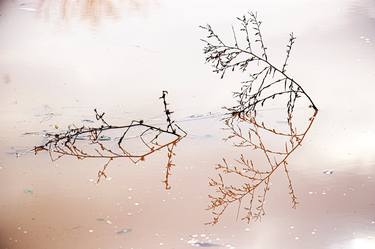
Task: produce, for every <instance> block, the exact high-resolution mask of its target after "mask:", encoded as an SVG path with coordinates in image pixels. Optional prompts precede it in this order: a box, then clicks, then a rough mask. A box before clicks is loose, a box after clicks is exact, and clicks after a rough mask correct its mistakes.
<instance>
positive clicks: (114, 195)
mask: <svg viewBox="0 0 375 249" xmlns="http://www.w3.org/2000/svg"><path fill="white" fill-rule="evenodd" d="M61 2H63V1H61ZM67 2H70V1H67ZM79 2H80V4H81V5H82V6H81V5H80V6H72V5H69V6H68V7H66V9H65V13H63V12H62V9H61V4H60V2H59V1H55V2H52V1H47V0H45V1H44V2H43V3H42V2H36V1H13V2H9V3H7V2H5V3H3V5H2V7H1V16H0V77H1V78H0V80H1V82H0V101H1V102H0V103H1V105H0V112H1V117H2V118H1V122H0V131H1V132H0V153H1V157H0V167H1V168H0V182H1V188H0V248H20V249H23V248H25V249H26V248H102V249H103V248H129V249H130V248H134V249H141V248H143V249H148V248H181V249H182V248H191V247H194V246H196V247H211V248H241V249H247V248H252V249H253V248H256V249H257V248H259V249H260V248H262V249H264V248H265V249H268V248H286V249H297V248H298V249H299V248H314V249H316V248H327V249H339V248H340V249H341V248H344V249H367V248H374V247H375V241H374V240H375V239H374V237H375V213H374V210H375V191H374V187H375V174H374V173H375V172H374V167H375V154H374V146H373V145H374V142H373V141H374V138H375V133H374V123H375V115H374V114H373V113H374V111H373V110H374V107H375V104H374V101H373V94H374V90H375V87H374V80H375V71H374V70H373V67H374V62H375V61H374V58H375V56H374V55H375V50H374V42H375V33H374V29H373V27H374V25H375V14H374V13H375V5H374V4H373V3H372V2H371V1H329V2H327V1H307V0H304V1H282V2H279V1H269V2H264V1H236V2H227V1H184V2H182V1H160V0H159V1H156V0H155V1H152V0H145V1H112V2H111V1H93V2H96V3H98V5H97V6H92V5H90V6H84V2H83V1H79ZM100 3H101V4H102V5H100ZM109 3H111V7H108V6H109V5H108V4H109ZM98 8H99V9H98ZM247 10H256V11H258V12H259V15H260V17H261V19H262V20H263V22H264V25H263V31H264V37H265V40H266V42H267V46H268V47H269V53H270V57H271V58H272V60H273V61H275V63H276V64H280V63H282V58H283V53H284V49H285V43H286V41H287V39H288V33H289V32H291V31H293V32H294V34H295V35H296V36H297V41H296V46H295V47H294V50H293V52H292V57H291V61H290V63H289V64H290V66H289V72H290V74H291V75H292V76H293V78H294V79H296V80H298V82H299V83H301V84H302V85H303V86H304V89H305V90H306V91H307V92H308V93H309V94H310V95H311V96H312V97H313V98H314V100H315V101H316V104H317V105H318V107H319V109H320V111H319V114H318V117H317V120H316V122H315V124H314V126H313V127H312V129H311V131H310V133H309V134H308V136H307V138H306V140H305V142H304V145H303V147H301V148H300V149H299V150H298V151H297V152H296V153H295V154H293V156H292V158H291V160H290V161H289V164H290V167H289V169H290V173H291V176H292V179H293V184H294V188H295V190H296V193H297V195H298V197H299V202H300V204H299V206H298V208H297V209H296V210H293V209H291V208H290V199H289V196H288V188H287V187H288V186H287V182H286V179H285V177H284V176H283V175H282V174H278V175H276V176H275V177H274V178H273V180H272V186H271V191H270V192H269V196H268V199H267V203H266V212H267V214H266V216H264V218H263V220H262V222H260V223H251V224H249V225H247V224H244V223H242V222H239V221H237V222H236V220H235V214H236V207H234V208H232V209H231V210H229V211H227V213H226V215H225V216H224V217H223V219H222V220H221V222H220V223H219V224H218V225H216V226H214V227H210V226H205V225H203V223H204V222H206V221H208V220H209V219H210V215H209V213H208V212H206V211H205V210H204V209H205V207H206V206H207V204H208V199H207V195H208V193H210V189H209V188H208V186H207V182H208V176H214V175H216V173H215V170H214V169H213V166H214V165H215V164H216V163H218V162H220V160H221V158H222V157H226V158H229V159H236V158H238V156H239V154H240V152H239V151H238V150H236V149H235V148H233V147H232V146H231V145H230V143H226V142H224V141H222V138H223V137H224V136H225V132H223V131H222V130H221V128H222V127H223V124H222V122H221V120H220V119H221V116H220V114H221V113H222V110H221V109H220V108H221V107H222V106H225V105H230V104H231V103H233V100H232V96H231V92H232V91H234V90H236V89H238V87H239V83H238V82H239V81H240V79H241V76H237V75H233V76H231V75H229V77H226V78H225V79H223V80H219V77H218V76H217V75H215V74H213V73H212V72H211V71H210V68H209V66H208V65H205V64H204V63H203V62H204V60H203V58H204V57H203V55H202V50H201V49H202V44H201V43H200V41H199V39H200V38H202V37H203V35H204V34H203V33H202V32H201V31H200V30H199V29H198V28H197V27H198V25H201V24H205V23H210V24H212V25H213V26H214V27H216V28H217V30H218V31H219V32H222V34H223V35H224V36H225V35H226V34H227V35H228V34H230V28H231V26H230V24H232V22H233V20H234V17H235V16H238V15H241V14H242V13H244V12H246V11H247ZM226 38H227V39H230V36H227V37H226ZM163 89H167V90H169V92H170V95H169V101H170V102H171V103H172V108H173V109H174V111H175V116H174V117H175V118H176V119H177V120H178V121H179V124H180V125H181V126H183V127H184V129H185V130H187V131H188V132H189V136H188V137H187V138H186V139H185V140H183V141H182V142H181V143H180V144H179V145H178V147H177V150H176V154H177V156H176V161H175V162H176V164H177V166H176V167H175V169H174V171H173V176H172V181H171V184H172V189H171V190H170V191H165V190H164V189H163V185H162V183H161V180H162V179H163V167H164V163H165V160H166V158H165V154H164V153H163V152H162V153H158V154H155V155H153V156H152V157H150V158H148V159H147V160H146V161H145V162H144V163H142V164H139V165H136V166H135V165H132V164H130V163H129V162H128V161H122V160H119V161H115V162H114V163H113V164H112V165H111V167H110V170H109V172H108V173H109V176H110V177H111V178H108V180H106V181H103V182H102V183H101V184H99V185H95V184H94V183H93V181H94V180H95V178H96V173H97V171H98V170H99V169H100V168H101V166H102V165H103V161H99V160H83V161H77V160H75V159H69V158H65V159H62V160H59V161H57V162H54V163H52V162H51V161H50V160H49V158H48V156H47V155H45V154H40V155H38V156H37V157H35V156H34V155H33V154H30V153H28V149H30V148H32V147H33V146H34V145H35V144H38V143H40V142H41V141H42V140H43V138H42V137H41V134H40V133H39V132H41V131H43V130H54V129H55V127H56V126H57V127H58V128H59V129H64V128H66V127H67V126H68V125H69V124H72V123H76V124H81V122H85V121H83V120H93V119H94V116H93V109H94V108H98V109H99V110H103V111H106V113H107V114H106V115H108V117H109V118H110V120H111V122H113V123H116V124H122V123H126V122H128V121H129V120H131V119H140V118H143V119H145V120H150V121H152V122H160V121H161V118H162V116H161V110H162V106H161V104H160V102H159V100H158V97H159V96H160V93H161V90H163ZM272 111H275V110H271V113H272ZM276 111H277V110H276ZM271 116H272V115H271ZM86 122H87V121H86ZM24 133H31V134H28V135H23V134H24ZM271 142H272V141H271ZM249 155H251V154H249ZM324 172H325V173H324Z"/></svg>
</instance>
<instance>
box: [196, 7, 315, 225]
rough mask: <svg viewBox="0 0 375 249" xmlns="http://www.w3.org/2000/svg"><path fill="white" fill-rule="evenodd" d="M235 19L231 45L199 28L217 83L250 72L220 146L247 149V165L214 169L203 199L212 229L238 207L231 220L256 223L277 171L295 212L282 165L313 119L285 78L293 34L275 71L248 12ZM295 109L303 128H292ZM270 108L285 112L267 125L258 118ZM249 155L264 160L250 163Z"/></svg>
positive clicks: (306, 101)
mask: <svg viewBox="0 0 375 249" xmlns="http://www.w3.org/2000/svg"><path fill="white" fill-rule="evenodd" d="M237 19H238V21H239V30H238V31H237V30H236V29H235V28H234V27H233V26H232V32H233V43H232V44H228V43H225V42H224V41H223V40H222V39H221V38H220V37H219V35H218V34H217V33H216V32H215V31H214V30H213V28H212V27H211V26H210V25H206V26H204V27H202V28H203V29H204V30H205V31H207V38H206V40H203V42H204V43H205V47H204V53H205V55H206V61H207V62H210V63H212V65H213V68H214V69H213V71H214V72H216V73H219V74H220V75H221V78H223V77H224V75H225V74H226V73H227V72H228V71H232V72H233V71H236V70H238V71H240V72H241V73H247V71H251V73H250V77H249V79H248V80H246V81H243V82H242V87H241V89H240V91H238V92H235V93H234V97H235V98H236V100H237V103H238V104H237V105H236V106H234V107H230V108H226V109H227V110H228V111H229V116H228V117H226V118H225V119H224V123H225V126H226V130H228V131H229V133H230V135H229V136H228V137H227V138H226V140H230V141H232V142H233V144H234V146H235V147H237V148H246V149H251V150H252V151H253V154H252V159H248V156H245V155H244V154H241V156H240V158H239V159H237V160H236V161H235V162H234V163H230V162H228V160H227V159H225V158H224V159H223V162H222V163H220V164H218V165H217V166H216V170H217V171H219V177H218V179H213V178H211V179H210V182H209V185H210V186H211V187H213V188H214V190H215V195H210V196H209V197H210V204H209V207H208V209H209V210H211V211H212V215H213V219H212V221H211V222H209V224H216V223H218V222H219V220H220V218H221V216H222V215H223V214H224V213H225V211H226V209H227V208H228V207H230V206H232V204H236V205H238V211H237V218H238V217H240V218H241V219H242V220H245V221H246V222H250V221H252V220H259V219H261V217H262V216H263V215H265V207H264V204H265V203H266V196H267V193H268V191H269V190H270V186H271V177H272V176H273V175H274V173H275V172H276V171H277V170H278V169H279V168H282V169H283V170H284V173H285V176H286V178H287V181H288V188H289V195H290V198H291V200H292V207H293V208H295V207H296V205H297V197H296V194H295V191H294V188H293V185H292V180H291V178H290V175H289V171H288V162H287V159H289V157H290V155H291V154H292V153H293V152H294V151H295V150H296V149H297V148H298V147H299V146H301V145H302V141H303V140H304V138H305V136H306V134H307V133H308V131H309V129H310V127H311V126H312V124H313V122H314V120H315V117H316V115H317V113H318V109H317V107H316V106H315V104H314V102H313V101H312V99H311V98H310V96H309V95H308V94H307V93H306V92H305V91H304V90H303V88H302V86H301V85H300V84H298V83H297V82H296V81H294V80H293V79H292V78H291V77H290V76H288V75H287V74H286V71H287V65H288V59H289V57H290V54H291V51H292V47H293V44H294V42H295V39H296V38H295V37H294V35H293V33H291V34H290V37H289V43H288V44H287V49H286V57H285V60H284V63H283V64H282V66H281V67H280V68H279V67H278V66H275V65H274V64H273V63H272V62H271V61H270V60H269V57H268V52H267V47H266V46H265V41H264V39H263V36H262V32H261V28H260V27H261V24H262V22H261V21H260V20H259V19H258V16H257V13H253V12H249V13H248V14H247V15H243V16H242V17H239V18H237ZM254 64H255V65H254ZM299 103H302V107H303V106H308V107H309V108H308V109H306V108H303V109H302V113H303V114H304V115H309V116H307V117H305V118H302V120H308V121H307V124H301V123H296V122H295V116H296V111H295V108H296V106H297V104H299ZM272 106H281V107H282V106H285V107H286V112H285V111H283V110H282V109H281V111H279V112H277V113H276V115H275V116H277V118H278V120H277V121H276V122H275V120H273V121H271V122H270V120H272V119H271V118H270V117H267V118H264V117H262V116H261V115H259V112H260V111H261V110H262V109H263V110H264V109H265V108H267V107H272ZM309 109H312V110H313V111H312V114H309V112H310V111H309ZM297 120H301V119H297ZM266 122H268V123H266ZM283 126H284V127H283ZM270 141H272V143H270ZM275 144H276V146H275ZM254 152H258V154H260V156H263V157H264V158H263V159H261V160H256V159H254ZM245 153H246V152H245ZM258 157H259V155H258ZM241 209H243V211H244V212H242V210H241Z"/></svg>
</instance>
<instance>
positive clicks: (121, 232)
mask: <svg viewBox="0 0 375 249" xmlns="http://www.w3.org/2000/svg"><path fill="white" fill-rule="evenodd" d="M131 231H132V229H131V228H124V229H121V230H120V231H117V232H116V233H117V234H126V233H130V232H131Z"/></svg>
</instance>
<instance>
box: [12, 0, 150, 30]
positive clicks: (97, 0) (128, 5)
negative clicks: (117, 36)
mask: <svg viewBox="0 0 375 249" xmlns="http://www.w3.org/2000/svg"><path fill="white" fill-rule="evenodd" d="M150 1H152V0H57V1H53V0H35V1H31V2H20V3H19V8H20V9H22V10H25V11H36V12H39V13H40V14H41V15H42V16H44V17H46V18H49V17H55V16H56V17H58V18H61V19H63V20H67V21H68V20H70V19H75V18H77V17H78V18H81V19H82V20H85V21H88V22H89V23H90V24H92V25H97V24H98V23H100V21H101V19H105V18H106V17H110V18H112V19H117V18H118V17H120V16H121V15H122V12H123V10H124V9H126V10H128V11H140V10H142V9H144V8H146V7H147V6H148V5H149V4H150V3H151V2H150Z"/></svg>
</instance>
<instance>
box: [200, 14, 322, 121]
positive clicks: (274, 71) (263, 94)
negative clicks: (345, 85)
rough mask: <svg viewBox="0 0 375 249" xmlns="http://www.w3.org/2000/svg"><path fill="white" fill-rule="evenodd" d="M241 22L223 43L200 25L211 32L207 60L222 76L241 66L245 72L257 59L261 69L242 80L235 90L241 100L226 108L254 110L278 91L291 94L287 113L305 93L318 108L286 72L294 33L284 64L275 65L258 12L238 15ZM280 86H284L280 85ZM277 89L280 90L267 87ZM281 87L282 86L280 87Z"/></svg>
mask: <svg viewBox="0 0 375 249" xmlns="http://www.w3.org/2000/svg"><path fill="white" fill-rule="evenodd" d="M237 20H238V21H239V23H240V29H239V31H236V30H235V28H233V27H232V32H233V42H232V43H231V44H229V43H228V44H227V43H224V42H223V40H222V39H221V38H220V37H219V36H218V35H217V34H216V33H215V31H214V30H213V29H212V27H211V26H210V25H206V26H201V28H202V29H204V30H205V31H206V32H207V33H208V34H207V36H206V39H202V41H203V42H204V43H205V47H204V49H203V52H204V54H205V55H206V62H209V63H211V64H212V66H213V68H214V69H213V71H214V72H215V73H219V74H220V75H221V78H223V77H224V75H225V73H226V72H227V71H235V70H239V71H241V72H246V71H247V69H248V67H249V65H250V64H252V63H256V65H257V66H258V69H257V70H256V71H255V72H252V73H250V74H249V77H250V79H249V80H247V81H244V82H242V83H243V85H242V87H241V90H240V91H239V92H235V93H234V97H235V98H236V99H237V102H238V104H237V105H236V106H234V107H231V108H227V109H228V110H230V111H232V112H236V113H239V112H245V113H246V112H255V114H256V109H257V107H258V106H259V105H261V106H263V105H264V104H265V102H267V101H269V100H272V99H274V98H275V97H276V96H279V95H288V97H289V101H288V104H287V107H288V113H289V114H290V115H291V114H292V113H293V109H294V105H295V102H296V99H297V98H299V97H301V96H304V97H306V98H308V100H309V101H310V103H311V107H312V108H313V109H314V110H317V108H316V106H315V104H314V103H313V101H312V100H311V98H310V96H309V95H307V93H306V92H305V91H304V90H303V88H302V87H301V86H300V85H299V84H298V83H297V82H296V81H294V80H293V79H292V78H291V77H289V76H288V75H287V74H286V68H287V63H288V60H289V57H290V53H291V50H292V46H293V44H294V42H295V39H296V38H295V37H294V35H293V33H291V34H290V38H289V43H288V45H287V49H286V58H285V61H284V64H283V65H282V68H281V69H279V68H278V67H276V66H274V64H272V63H271V62H270V61H269V59H268V55H267V48H266V47H265V43H264V40H263V36H262V33H261V29H260V27H261V24H262V22H261V21H259V20H258V17H257V14H256V13H253V12H249V13H248V16H246V15H244V16H243V17H238V18H237ZM239 37H243V38H244V41H243V42H242V43H243V44H245V45H243V46H241V45H240V41H239ZM279 86H282V87H280V88H279ZM270 89H271V90H272V89H278V90H277V91H268V90H270ZM279 89H280V90H279Z"/></svg>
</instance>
